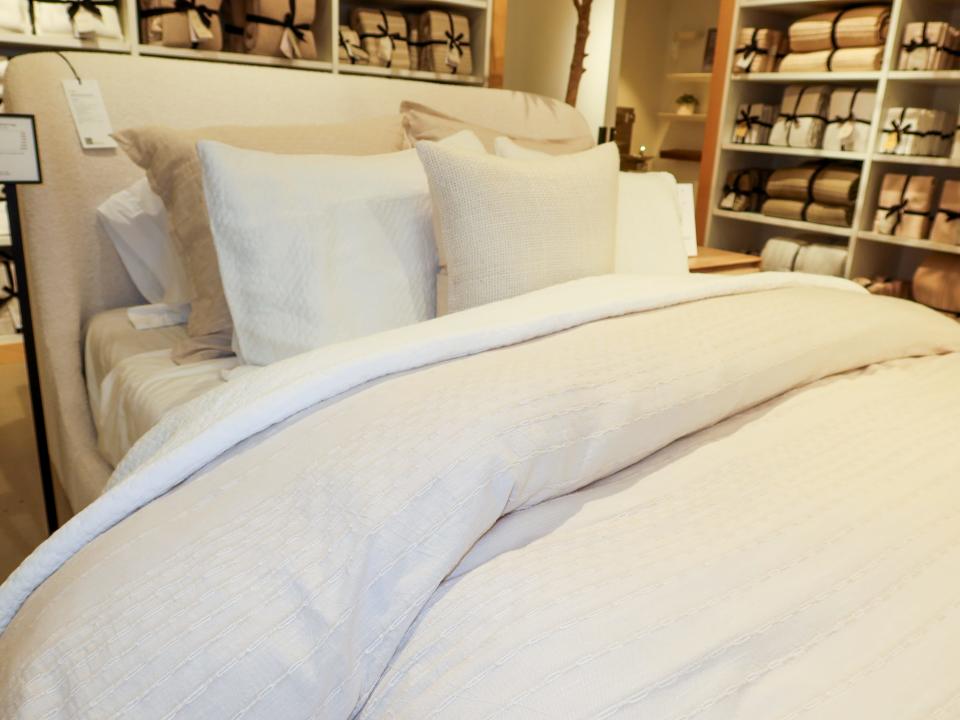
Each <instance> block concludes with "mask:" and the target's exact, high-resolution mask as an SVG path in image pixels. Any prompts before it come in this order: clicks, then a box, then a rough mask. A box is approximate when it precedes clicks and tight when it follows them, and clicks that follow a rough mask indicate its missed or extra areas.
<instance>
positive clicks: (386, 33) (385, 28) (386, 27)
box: [360, 10, 407, 67]
mask: <svg viewBox="0 0 960 720" xmlns="http://www.w3.org/2000/svg"><path fill="white" fill-rule="evenodd" d="M380 17H381V18H383V22H382V23H379V24H378V25H377V27H376V30H377V31H376V32H375V33H360V39H361V40H365V39H366V38H387V39H388V40H390V59H389V60H387V64H386V65H385V66H384V67H390V66H391V65H393V51H394V50H396V49H397V40H403V41H404V42H407V39H406V38H405V37H404V36H403V35H401V34H400V33H392V32H390V21H389V20H388V19H387V13H386V12H385V11H384V10H381V11H380Z"/></svg>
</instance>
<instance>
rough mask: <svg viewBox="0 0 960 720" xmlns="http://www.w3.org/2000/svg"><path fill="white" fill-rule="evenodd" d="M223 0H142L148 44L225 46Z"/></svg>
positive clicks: (219, 47)
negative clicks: (221, 12)
mask: <svg viewBox="0 0 960 720" xmlns="http://www.w3.org/2000/svg"><path fill="white" fill-rule="evenodd" d="M184 2H186V3H187V5H188V6H187V7H185V6H184V4H183V3H184ZM220 2H221V0H181V1H180V2H179V3H177V2H175V1H174V0H146V1H145V2H141V5H140V25H141V28H140V30H141V36H142V37H143V38H145V41H146V43H147V44H148V45H164V46H166V47H192V48H198V49H200V50H221V49H222V48H223V32H222V30H221V27H220V18H219V13H220Z"/></svg>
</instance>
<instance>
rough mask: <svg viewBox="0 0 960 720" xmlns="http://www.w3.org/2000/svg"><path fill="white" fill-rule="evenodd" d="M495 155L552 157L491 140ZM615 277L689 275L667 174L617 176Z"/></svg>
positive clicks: (677, 205)
mask: <svg viewBox="0 0 960 720" xmlns="http://www.w3.org/2000/svg"><path fill="white" fill-rule="evenodd" d="M493 145H494V150H495V152H496V153H497V155H498V156H500V157H504V158H511V159H514V160H536V159H544V158H549V157H553V156H551V155H548V154H547V153H543V152H540V151H538V150H531V149H529V148H525V147H523V146H522V145H518V144H517V143H515V142H514V141H513V140H511V139H510V138H508V137H498V138H497V139H496V140H494V143H493ZM614 267H615V268H616V272H618V273H638V274H642V275H686V274H687V273H689V272H690V269H689V264H688V263H687V250H686V245H685V243H684V239H683V232H682V230H681V224H680V203H679V201H678V199H677V179H676V178H675V177H674V176H673V175H671V174H670V173H665V172H645V173H635V172H632V173H627V172H622V173H620V189H619V196H618V202H617V252H616V258H615V260H614Z"/></svg>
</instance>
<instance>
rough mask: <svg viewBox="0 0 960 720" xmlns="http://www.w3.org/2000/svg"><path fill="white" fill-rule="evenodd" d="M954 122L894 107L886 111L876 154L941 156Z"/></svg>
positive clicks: (920, 110) (926, 112)
mask: <svg viewBox="0 0 960 720" xmlns="http://www.w3.org/2000/svg"><path fill="white" fill-rule="evenodd" d="M954 124H955V120H953V119H951V118H948V117H947V115H946V113H943V112H941V111H939V110H929V109H926V108H911V107H904V108H901V107H894V108H890V109H888V110H887V116H886V119H885V120H884V123H883V131H882V132H883V134H882V136H881V140H880V152H881V153H886V154H889V155H923V156H938V155H945V154H946V153H947V151H948V150H949V143H950V136H951V133H952V132H953V126H954Z"/></svg>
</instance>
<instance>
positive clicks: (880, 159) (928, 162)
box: [873, 153, 960, 168]
mask: <svg viewBox="0 0 960 720" xmlns="http://www.w3.org/2000/svg"><path fill="white" fill-rule="evenodd" d="M873 161H874V162H875V163H883V164H887V165H923V166H925V167H942V168H960V162H958V161H957V160H953V159H951V158H942V157H925V156H923V155H888V154H887V153H874V155H873Z"/></svg>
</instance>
